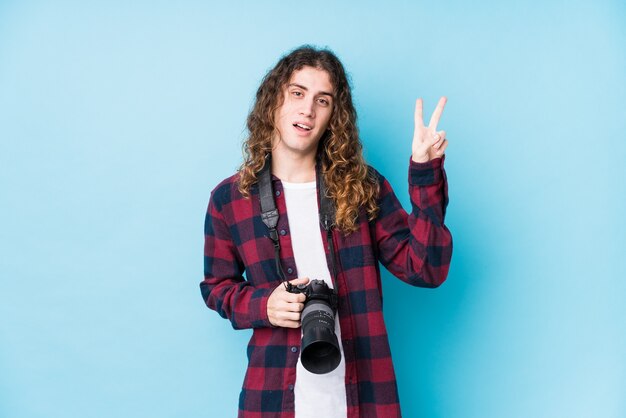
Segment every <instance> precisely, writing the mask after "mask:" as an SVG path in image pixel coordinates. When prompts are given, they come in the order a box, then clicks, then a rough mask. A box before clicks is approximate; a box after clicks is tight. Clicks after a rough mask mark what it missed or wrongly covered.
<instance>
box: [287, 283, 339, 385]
mask: <svg viewBox="0 0 626 418" xmlns="http://www.w3.org/2000/svg"><path fill="white" fill-rule="evenodd" d="M287 291H288V292H290V293H302V294H304V295H305V296H306V300H305V301H304V309H303V310H302V314H301V316H300V317H301V319H302V345H301V347H302V348H301V354H300V361H302V366H304V368H305V369H307V370H308V371H310V372H311V373H315V374H324V373H328V372H331V371H333V370H335V369H336V368H337V366H338V365H339V363H340V361H341V351H340V350H339V343H338V341H337V335H336V334H335V313H336V312H337V299H338V298H337V292H336V291H335V289H331V288H330V287H328V285H327V284H326V282H325V281H324V280H311V281H310V282H309V283H308V284H299V285H295V286H294V285H292V284H291V283H287Z"/></svg>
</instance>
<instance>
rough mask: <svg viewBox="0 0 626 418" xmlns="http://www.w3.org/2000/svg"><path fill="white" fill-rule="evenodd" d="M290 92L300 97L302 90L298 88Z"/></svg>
mask: <svg viewBox="0 0 626 418" xmlns="http://www.w3.org/2000/svg"><path fill="white" fill-rule="evenodd" d="M291 94H293V95H294V96H296V97H300V96H302V92H301V91H298V90H294V91H292V92H291Z"/></svg>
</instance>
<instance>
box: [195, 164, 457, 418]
mask: <svg viewBox="0 0 626 418" xmlns="http://www.w3.org/2000/svg"><path fill="white" fill-rule="evenodd" d="M444 160H445V156H444V157H443V158H436V159H434V160H431V161H429V162H427V163H415V162H414V161H412V160H410V162H409V165H410V166H409V194H410V199H411V206H412V208H411V209H412V210H411V213H410V214H407V212H406V211H405V210H404V209H403V208H402V206H401V205H400V202H399V201H398V199H397V198H396V196H395V194H394V192H393V190H392V188H391V186H390V184H389V182H388V181H387V180H386V179H385V178H384V177H383V176H382V175H380V173H378V172H377V171H375V170H374V172H375V173H376V175H377V176H378V179H379V184H380V194H379V197H378V205H379V207H380V212H379V214H378V216H377V218H376V219H374V220H372V221H368V219H367V216H366V213H365V212H364V210H361V211H360V213H359V217H358V222H357V225H358V229H357V230H356V231H355V232H353V233H351V234H349V235H344V234H343V233H342V232H341V231H339V230H337V229H334V230H333V234H332V239H333V243H334V247H335V253H336V260H337V262H336V263H335V266H336V268H337V276H336V277H335V278H334V283H335V288H336V289H337V291H338V294H339V307H338V311H339V320H340V326H341V335H342V344H343V349H344V355H345V364H346V378H345V379H346V380H345V382H346V397H347V407H348V417H350V418H357V417H385V418H390V417H399V416H400V405H399V399H398V390H397V386H396V378H395V374H394V370H393V364H392V360H391V352H390V348H389V341H388V337H387V330H386V327H385V322H384V320H383V312H382V285H381V279H380V270H379V262H380V263H381V264H382V265H383V266H385V267H386V268H387V269H388V270H389V271H390V272H391V273H392V274H393V275H394V276H396V277H398V278H399V279H401V280H403V281H405V282H406V283H408V284H410V285H413V286H419V287H429V288H434V287H437V286H439V285H440V284H441V283H442V282H443V281H444V280H445V279H446V276H447V274H448V269H449V267H450V259H451V256H452V237H451V235H450V231H449V230H448V228H447V227H446V226H445V225H444V217H445V212H446V206H447V204H448V187H447V180H446V174H445V171H444V169H443V162H444ZM372 170H373V169H372ZM237 180H238V174H235V175H233V176H231V177H229V178H227V179H225V180H224V181H222V182H221V183H220V184H219V185H218V186H217V187H216V188H215V189H214V190H213V191H212V192H211V198H210V200H209V205H208V210H207V213H206V219H205V229H204V236H205V244H204V280H203V281H202V282H201V283H200V288H201V293H202V297H203V298H204V301H205V303H206V305H207V306H208V307H209V308H211V309H213V310H215V311H217V312H218V313H219V314H220V315H221V316H222V317H224V318H227V319H229V320H230V321H231V323H232V326H233V328H235V329H246V328H252V329H253V333H252V337H251V339H250V342H249V344H248V350H247V355H248V368H247V372H246V375H245V378H244V382H243V388H242V390H241V393H240V396H239V417H250V418H251V417H258V418H265V417H268V418H269V417H280V418H287V417H293V416H294V392H293V388H294V383H295V380H296V363H297V361H298V357H299V350H300V339H301V330H300V329H299V328H297V329H296V328H282V327H275V326H273V325H271V324H270V322H269V319H268V316H267V300H268V298H269V296H270V294H271V293H272V291H273V290H274V289H275V288H276V287H277V286H278V285H279V284H280V278H279V275H278V273H277V271H276V266H275V259H274V247H273V244H272V241H271V240H270V238H269V233H268V229H267V227H266V226H265V224H264V223H263V222H262V220H261V214H260V203H259V194H258V193H259V192H258V187H256V185H255V186H253V187H252V188H251V197H250V198H249V199H246V198H244V197H243V196H242V195H241V194H240V193H239V191H238V190H237ZM272 184H273V187H274V194H275V200H276V207H277V209H278V210H279V214H280V219H279V222H278V226H277V230H278V232H279V238H280V245H281V254H280V257H281V262H282V266H283V269H284V271H285V274H286V275H287V279H288V280H292V279H295V278H297V277H298V272H297V271H296V264H295V260H294V255H293V249H292V246H291V235H290V230H289V219H288V214H287V211H286V206H285V199H284V193H283V188H282V185H281V182H280V180H279V179H278V178H277V177H275V176H273V175H272ZM318 186H319V184H318ZM318 203H319V202H318ZM320 233H321V234H322V240H323V242H326V232H325V231H324V230H323V229H322V227H321V226H320ZM325 250H326V258H327V262H328V268H329V271H332V269H331V264H330V263H331V262H330V257H331V254H330V251H329V248H328V247H327V246H326V245H325ZM244 272H245V278H244V276H243V275H244Z"/></svg>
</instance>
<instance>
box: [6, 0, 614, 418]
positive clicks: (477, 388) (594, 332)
mask: <svg viewBox="0 0 626 418" xmlns="http://www.w3.org/2000/svg"><path fill="white" fill-rule="evenodd" d="M127 3H128V2H122V1H118V2H106V5H105V2H102V3H101V4H100V5H89V6H88V5H85V4H84V2H78V1H75V2H66V1H60V2H54V4H53V2H43V1H42V2H37V1H6V0H5V1H3V2H1V3H0V214H1V217H0V219H1V221H0V222H1V225H0V417H11V418H26V417H29V418H30V417H33V418H35V417H37V418H39V417H42V418H43V417H45V418H51V417H80V418H88V417H148V416H149V417H152V418H161V417H229V416H234V415H235V411H236V406H237V398H238V393H239V389H240V385H241V382H242V380H243V374H244V370H245V362H246V357H245V345H246V343H247V339H248V338H249V335H250V332H249V331H238V332H236V331H234V330H232V329H231V327H230V324H229V323H228V321H225V320H223V319H221V318H220V317H219V316H218V315H217V314H216V313H215V312H213V311H210V310H208V309H207V308H206V307H205V306H204V305H203V302H202V299H201V297H200V292H199V289H198V283H199V282H200V280H201V279H202V244H203V236H202V231H203V222H204V211H205V208H206V204H207V201H208V198H209V192H210V190H211V189H212V188H213V187H214V186H215V185H216V184H217V182H218V181H219V180H221V179H222V178H223V177H226V176H227V175H230V174H231V173H233V172H234V171H235V169H236V168H237V166H238V165H239V163H240V161H241V151H240V149H241V141H242V139H243V138H244V136H245V117H246V115H247V112H248V110H249V107H250V105H251V103H252V98H253V95H254V92H255V90H256V87H257V86H258V83H259V81H260V79H261V77H262V76H263V75H264V74H265V72H266V71H267V70H268V69H269V68H270V67H271V66H272V65H273V64H274V63H275V62H276V60H277V59H278V58H279V56H280V55H281V54H282V53H284V52H286V51H287V50H289V49H291V48H293V47H295V46H298V45H300V44H303V43H313V44H317V45H320V46H329V47H331V48H332V49H333V50H334V51H335V52H336V53H337V54H338V55H339V56H340V58H341V59H342V60H343V62H344V64H345V66H346V68H347V69H348V71H349V72H350V73H351V76H352V82H353V85H354V96H355V100H356V106H357V110H358V113H359V126H360V130H361V134H362V138H363V141H364V144H365V148H366V157H367V158H368V161H369V162H370V163H372V164H373V165H374V166H376V167H377V168H378V169H379V170H380V171H381V172H383V173H384V174H385V175H386V176H387V177H388V178H389V180H390V181H391V183H392V185H393V186H394V187H395V189H396V191H397V193H398V195H399V196H400V197H401V199H402V201H403V203H404V204H405V207H408V194H407V190H406V189H407V169H408V167H407V164H408V158H409V155H410V146H411V137H412V130H413V106H414V100H415V98H416V97H418V96H421V97H424V99H425V113H427V114H428V115H430V112H432V110H433V109H434V106H435V103H436V100H437V99H438V97H439V96H440V95H446V96H448V98H449V101H448V105H447V107H446V109H445V112H444V115H443V118H442V121H441V123H440V126H441V128H443V129H446V131H447V133H448V137H449V140H450V146H449V148H448V156H447V159H446V167H447V171H448V178H449V182H450V199H451V201H450V206H449V210H448V217H447V223H448V225H449V227H450V229H451V230H452V232H453V236H454V243H455V249H454V256H453V261H452V267H451V271H450V275H449V278H448V282H446V283H445V284H444V285H443V286H442V287H441V288H439V289H436V290H429V289H419V288H411V287H409V286H406V285H404V284H403V283H401V282H400V281H398V280H395V279H394V278H393V277H391V276H390V275H389V274H386V275H385V277H384V282H385V284H384V285H385V315H386V319H387V323H388V326H389V331H390V338H391V344H392V351H393V355H394V362H395V365H396V370H397V374H398V382H399V387H400V398H401V401H402V407H403V412H404V415H405V416H407V417H429V418H430V417H435V418H438V417H442V418H443V417H446V418H447V417H454V418H456V417H466V418H474V417H476V418H492V417H493V418H501V417H520V418H522V417H546V418H553V417H568V418H570V417H606V418H623V417H626V401H625V396H624V394H625V393H626V364H625V363H626V307H625V304H624V297H625V295H626V284H625V277H626V267H625V263H624V258H623V257H624V253H625V249H626V242H625V241H626V239H625V237H626V222H625V221H624V217H625V216H624V213H626V203H625V202H626V200H625V192H626V184H625V181H626V169H625V168H624V161H625V160H626V137H625V135H624V132H625V130H626V129H625V128H626V106H625V105H624V103H625V102H626V46H625V45H626V44H625V43H624V39H626V6H624V3H623V2H621V1H617V0H615V1H591V0H589V1H567V2H565V1H550V0H548V1H544V2H538V1H537V2H532V1H531V2H522V1H513V2H499V1H494V0H490V1H483V2H480V3H479V4H474V5H471V6H470V3H469V2H461V1H445V2H437V3H436V4H434V3H435V2H426V1H418V2H401V1H396V2H390V3H388V4H387V5H386V6H384V7H383V6H381V4H380V2H373V1H359V2H331V1H318V2H314V3H306V4H301V3H298V5H295V4H292V3H291V2H279V1H266V2H252V1H247V2H241V1H240V2H228V3H226V2H219V3H215V4H208V2H200V1H196V2H194V1H185V2H178V3H177V5H176V6H174V5H173V4H174V3H170V2H162V1H161V2H148V1H139V2H132V3H133V4H132V5H130V4H127ZM260 3H263V6H261V5H260Z"/></svg>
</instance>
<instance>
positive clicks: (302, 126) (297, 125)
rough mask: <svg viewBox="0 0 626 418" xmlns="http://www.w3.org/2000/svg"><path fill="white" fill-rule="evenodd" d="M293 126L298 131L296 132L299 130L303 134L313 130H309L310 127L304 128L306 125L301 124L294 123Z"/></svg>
mask: <svg viewBox="0 0 626 418" xmlns="http://www.w3.org/2000/svg"><path fill="white" fill-rule="evenodd" d="M293 126H294V127H295V128H296V129H298V130H300V131H303V132H306V131H310V130H311V129H313V128H311V127H310V126H306V125H303V124H301V123H294V124H293Z"/></svg>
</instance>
